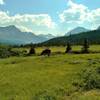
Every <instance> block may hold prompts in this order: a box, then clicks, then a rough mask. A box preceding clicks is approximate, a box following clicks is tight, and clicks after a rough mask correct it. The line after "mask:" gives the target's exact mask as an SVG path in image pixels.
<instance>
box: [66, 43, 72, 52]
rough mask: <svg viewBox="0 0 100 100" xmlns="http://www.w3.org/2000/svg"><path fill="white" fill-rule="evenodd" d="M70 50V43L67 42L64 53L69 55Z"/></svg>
mask: <svg viewBox="0 0 100 100" xmlns="http://www.w3.org/2000/svg"><path fill="white" fill-rule="evenodd" d="M71 50H72V47H71V44H70V42H68V43H67V48H66V51H65V53H69V52H71Z"/></svg>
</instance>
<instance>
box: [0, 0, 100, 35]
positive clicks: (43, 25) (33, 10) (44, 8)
mask: <svg viewBox="0 0 100 100" xmlns="http://www.w3.org/2000/svg"><path fill="white" fill-rule="evenodd" d="M8 25H15V26H16V27H18V28H20V29H21V30H22V31H30V32H33V33H35V34H53V35H63V34H65V33H66V32H68V31H69V30H71V29H73V28H75V27H78V26H81V27H85V28H87V29H95V28H97V27H98V26H99V25H100V0H0V26H8Z"/></svg>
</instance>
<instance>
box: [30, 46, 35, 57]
mask: <svg viewBox="0 0 100 100" xmlns="http://www.w3.org/2000/svg"><path fill="white" fill-rule="evenodd" d="M35 53H36V52H35V48H34V47H33V46H32V47H31V48H30V51H29V55H31V54H35Z"/></svg>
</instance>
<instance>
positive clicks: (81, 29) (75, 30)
mask: <svg viewBox="0 0 100 100" xmlns="http://www.w3.org/2000/svg"><path fill="white" fill-rule="evenodd" d="M88 31H89V30H88V29H86V28H84V27H76V28H74V29H73V30H71V31H69V32H68V33H66V34H65V36H68V35H70V34H78V33H82V32H88Z"/></svg>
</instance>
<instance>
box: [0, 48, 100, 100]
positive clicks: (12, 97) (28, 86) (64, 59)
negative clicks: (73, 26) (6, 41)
mask: <svg viewBox="0 0 100 100" xmlns="http://www.w3.org/2000/svg"><path fill="white" fill-rule="evenodd" d="M51 48H52V50H53V51H59V50H62V51H63V50H64V48H61V47H51ZM42 49H43V48H38V49H37V50H38V52H40V51H41V50H42ZM89 59H92V62H93V61H96V62H97V63H92V65H93V64H94V66H99V65H100V54H80V55H74V54H60V55H59V54H57V55H52V56H51V57H44V56H30V57H11V58H7V59H0V100H100V91H99V90H91V91H86V92H79V91H76V89H77V88H76V87H74V86H73V85H72V83H73V82H74V81H75V80H78V81H80V80H79V79H78V77H77V74H78V73H80V72H81V71H82V70H83V69H86V68H89V67H91V66H90V65H91V62H90V60H89Z"/></svg>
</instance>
